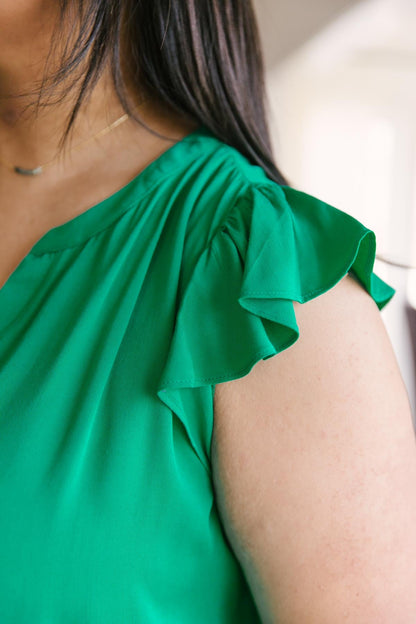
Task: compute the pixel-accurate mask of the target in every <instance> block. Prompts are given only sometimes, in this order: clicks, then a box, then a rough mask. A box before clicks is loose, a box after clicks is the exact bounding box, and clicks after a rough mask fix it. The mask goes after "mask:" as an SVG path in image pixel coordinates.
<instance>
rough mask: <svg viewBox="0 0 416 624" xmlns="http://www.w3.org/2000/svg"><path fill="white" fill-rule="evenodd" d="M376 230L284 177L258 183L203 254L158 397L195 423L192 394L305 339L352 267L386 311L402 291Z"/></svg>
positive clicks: (176, 329)
mask: <svg viewBox="0 0 416 624" xmlns="http://www.w3.org/2000/svg"><path fill="white" fill-rule="evenodd" d="M375 254H376V237H375V233H374V232H373V231H372V230H370V229H368V228H367V227H365V225H364V224H362V223H361V222H360V221H358V220H357V219H355V218H354V217H352V216H351V215H349V214H347V213H345V212H343V211H341V210H339V209H338V208H335V207H333V206H331V205H329V204H327V203H326V202H324V201H322V200H320V199H318V198H316V197H313V196H312V195H308V194H307V193H304V192H302V191H298V190H296V189H294V188H292V187H289V186H280V185H278V184H277V183H274V182H272V181H271V182H270V184H261V185H254V184H253V185H251V186H249V187H248V189H247V191H246V192H245V193H244V194H242V195H241V196H240V197H239V198H238V200H237V201H236V202H235V204H234V206H233V208H232V209H231V210H230V212H229V213H228V215H227V217H226V219H225V221H224V222H223V223H222V224H221V225H220V226H219V228H218V229H217V231H216V232H215V234H214V235H213V237H212V239H211V241H210V243H209V245H208V247H206V248H205V250H204V251H203V252H202V254H201V255H200V256H199V258H198V261H197V263H196V265H195V267H194V270H193V272H192V274H191V277H190V279H189V281H188V284H187V287H186V289H185V291H184V294H183V297H182V299H181V302H180V305H179V307H178V310H177V315H176V322H175V327H174V332H173V335H172V339H171V343H170V345H169V349H168V352H167V359H166V363H165V365H164V367H163V371H162V375H161V377H160V379H159V384H158V390H157V394H158V397H159V398H160V399H161V400H162V401H163V402H164V403H165V404H166V405H167V406H169V407H170V408H171V409H173V410H175V411H176V413H177V414H178V415H179V416H180V418H181V419H182V420H183V422H184V424H185V426H187V422H186V419H187V416H186V413H185V412H186V409H187V407H186V406H187V405H189V391H190V389H192V388H198V387H199V388H200V387H202V386H215V384H217V383H221V382H224V381H228V380H232V379H236V378H238V377H242V376H244V375H246V374H247V373H248V372H249V371H250V370H251V368H252V367H253V366H254V364H255V363H256V362H257V361H259V360H260V359H267V358H268V357H271V356H273V355H275V354H277V353H279V352H280V351H283V350H284V349H286V348H288V347H290V346H291V345H292V344H293V343H294V342H296V340H297V339H298V337H299V328H298V325H297V322H296V315H295V311H294V306H293V301H298V302H300V303H304V302H306V301H309V300H310V299H313V298H314V297H317V296H319V295H320V294H322V293H324V292H326V291H327V290H329V289H330V288H332V287H333V286H334V285H335V284H336V283H337V282H339V281H340V280H341V279H342V278H343V277H344V276H345V275H346V274H347V273H348V272H350V273H351V274H352V275H353V277H355V278H356V279H357V280H358V282H359V283H361V285H362V286H363V287H364V288H365V290H366V291H367V292H368V293H369V294H370V295H371V297H372V298H373V299H374V301H375V302H376V304H377V306H378V308H379V309H380V310H381V309H382V308H383V307H384V306H385V305H386V304H387V303H388V302H389V301H390V300H391V299H392V297H393V295H394V294H395V292H396V290H395V289H394V288H392V287H391V286H390V285H389V284H387V283H386V282H385V281H383V280H382V279H381V278H380V277H378V276H377V275H376V274H375V273H374V271H373V267H374V261H375Z"/></svg>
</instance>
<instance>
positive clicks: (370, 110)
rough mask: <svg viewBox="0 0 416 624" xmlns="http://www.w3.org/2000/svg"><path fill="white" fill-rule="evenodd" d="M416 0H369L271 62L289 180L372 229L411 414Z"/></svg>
mask: <svg viewBox="0 0 416 624" xmlns="http://www.w3.org/2000/svg"><path fill="white" fill-rule="evenodd" d="M415 32H416V2H413V0H411V1H410V0H369V1H368V2H364V3H363V4H361V5H358V6H356V7H354V8H353V9H351V10H350V11H349V12H348V13H345V14H344V15H343V16H342V17H341V18H340V19H338V20H337V21H336V22H334V23H333V24H332V25H331V26H330V27H327V28H326V29H325V30H324V31H322V32H321V33H320V34H319V36H317V37H315V38H314V39H313V40H311V41H310V42H309V43H308V44H307V45H305V46H303V48H302V49H301V50H299V51H298V52H297V53H296V54H295V55H292V56H291V57H290V58H288V59H287V60H286V61H285V62H284V63H282V64H281V65H279V66H277V67H276V68H275V69H273V70H270V71H269V72H268V82H267V85H268V92H269V102H270V104H271V127H272V130H273V139H274V147H275V155H276V159H277V161H278V164H280V165H281V168H282V171H283V172H284V173H285V174H286V175H287V176H288V177H289V178H290V180H291V182H292V184H293V186H295V188H299V189H300V190H304V191H306V192H308V193H310V194H312V195H315V196H316V197H319V198H321V199H323V200H324V201H326V202H328V203H329V204H332V205H334V206H336V207H338V208H340V209H341V210H343V211H345V212H348V213H350V214H352V215H353V216H355V217H356V218H357V219H359V220H360V221H362V222H363V223H364V224H365V225H366V226H367V227H369V228H371V229H372V230H374V231H375V234H376V239H377V256H378V257H379V258H377V259H376V263H375V268H374V270H375V272H376V273H377V274H378V275H379V276H380V277H381V278H382V279H385V280H386V281H387V282H388V283H390V284H391V285H392V286H393V287H394V288H396V290H397V293H396V295H395V296H394V298H393V299H392V300H391V301H390V303H389V304H388V305H387V306H386V308H385V309H384V310H382V312H381V314H382V317H383V320H384V322H385V325H386V328H387V331H388V333H389V335H390V338H391V341H392V344H393V348H394V350H395V353H396V356H397V360H398V363H399V367H400V370H401V373H402V376H403V379H404V381H405V384H406V387H407V390H408V394H409V399H410V403H411V406H412V410H413V415H414V418H415V423H416V371H415V366H414V361H413V354H412V347H411V337H410V332H409V327H408V322H407V319H406V317H405V309H404V305H405V304H406V303H407V302H411V303H412V304H413V305H414V306H415V307H416V270H410V269H405V268H399V267H395V266H393V265H391V264H387V263H385V262H383V261H382V260H381V258H382V257H385V258H386V259H391V260H393V261H396V262H398V263H402V264H409V265H416V182H415V179H416V176H415V173H416V115H415V111H416V37H415Z"/></svg>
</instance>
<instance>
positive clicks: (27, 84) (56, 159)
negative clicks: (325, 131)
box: [0, 0, 416, 624]
mask: <svg viewBox="0 0 416 624" xmlns="http://www.w3.org/2000/svg"><path fill="white" fill-rule="evenodd" d="M0 34H1V41H2V46H1V50H0V70H1V71H0V89H1V100H0V111H1V115H0V137H1V148H0V160H1V166H0V188H1V189H2V202H1V211H0V217H1V231H2V237H3V245H2V246H1V256H0V258H1V262H0V266H1V283H2V285H3V286H2V288H1V290H0V384H1V385H0V497H1V501H2V513H1V514H0V531H1V533H0V535H1V536H2V539H1V545H0V561H1V583H0V614H1V615H0V621H1V622H2V624H27V623H28V622H30V623H31V624H46V623H51V624H52V623H53V624H55V623H56V624H58V623H59V624H69V623H71V624H73V623H76V624H78V623H79V624H107V623H108V624H110V623H111V624H115V623H116V622H117V623H119V622H120V623H121V622H122V623H123V624H124V623H126V624H127V623H129V624H130V623H132V624H133V622H134V623H139V622H140V623H156V622H157V623H162V622H163V623H169V624H171V623H172V624H173V623H178V624H179V623H180V624H187V623H192V624H195V623H196V622H198V624H202V623H207V624H208V623H209V624H214V623H218V624H230V623H233V624H234V623H236V624H237V623H238V624H245V623H250V624H253V623H255V622H279V624H280V623H285V624H286V623H287V624H315V623H318V622H319V623H320V624H326V623H331V624H333V623H335V622H336V623H338V622H339V623H340V622H354V624H364V623H366V624H367V623H370V622H371V623H372V624H373V623H375V622H377V623H378V624H384V623H387V622H388V623H389V624H390V623H392V622H395V623H397V624H398V623H400V624H410V623H414V622H415V621H416V599H415V596H414V592H413V579H414V578H415V575H416V533H415V526H416V522H415V521H416V494H415V482H416V458H415V449H414V435H413V429H412V422H411V414H410V409H409V403H408V398H407V394H406V390H405V387H404V384H403V380H402V378H401V376H400V372H399V369H398V365H397V362H396V359H395V356H394V353H393V350H392V347H391V344H390V342H389V339H388V336H387V334H386V331H385V329H384V325H383V322H382V320H381V316H380V313H379V310H380V309H381V308H382V307H383V306H384V305H386V304H387V303H388V301H389V300H390V299H391V298H392V296H393V295H394V292H395V291H394V289H393V288H392V287H391V286H389V285H388V284H386V283H385V282H383V281H382V280H381V279H380V278H379V277H378V276H377V275H375V274H374V273H373V264H374V258H375V237H374V233H373V232H372V231H371V230H369V229H367V228H366V227H365V226H364V225H363V224H361V223H360V222H359V221H357V220H355V219H353V218H352V217H351V216H349V215H347V214H346V213H344V212H342V211H340V210H338V209H336V208H334V207H332V206H329V205H328V204H326V203H324V202H322V201H320V200H319V199H317V198H314V197H312V196H310V195H308V194H306V193H303V192H301V191H298V190H296V189H294V188H292V187H290V185H289V183H288V182H287V180H286V179H285V178H284V176H283V175H282V174H281V172H280V171H279V170H278V169H277V167H276V166H275V164H274V162H273V157H272V154H271V150H270V141H269V134H268V128H267V124H266V121H265V119H266V116H265V110H264V93H263V65H262V58H261V54H260V51H259V43H258V35H257V30H256V25H255V21H254V16H253V12H252V7H251V6H250V3H249V2H247V1H246V2H243V1H242V0H222V1H221V2H219V0H209V1H208V0H202V1H201V2H198V3H196V2H194V0H180V1H179V0H178V1H177V2H169V3H167V2H164V1H160V2H159V1H156V0H153V1H152V2H145V1H142V2H137V1H136V0H134V1H133V0H124V1H121V0H88V1H86V2H85V1H84V2H82V1H81V0H73V1H70V0H61V2H60V3H58V2H56V0H21V1H20V2H15V0H13V1H12V0H3V1H2V3H1V5H0ZM126 111H127V113H128V116H127V117H126V116H124V114H125V112H126ZM294 343H295V344H294ZM288 347H290V348H288Z"/></svg>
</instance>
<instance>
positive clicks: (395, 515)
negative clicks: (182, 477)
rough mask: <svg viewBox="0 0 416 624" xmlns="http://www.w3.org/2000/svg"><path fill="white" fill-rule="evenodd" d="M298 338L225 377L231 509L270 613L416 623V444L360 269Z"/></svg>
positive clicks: (301, 311) (308, 619)
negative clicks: (360, 280) (358, 275)
mask: <svg viewBox="0 0 416 624" xmlns="http://www.w3.org/2000/svg"><path fill="white" fill-rule="evenodd" d="M294 307H295V312H296V317H297V322H298V326H299V330H300V337H299V339H298V340H297V342H296V343H295V344H294V345H292V346H291V347H290V348H288V349H286V350H285V351H282V352H281V353H279V354H277V355H276V356H274V357H271V358H269V359H267V360H261V361H259V362H258V363H257V364H256V365H255V366H254V367H253V368H252V370H251V371H250V372H249V374H248V375H246V376H244V377H242V378H239V379H236V380H233V381H229V382H225V383H222V384H218V385H217V386H216V389H215V396H214V412H215V419H214V434H213V446H212V464H213V478H214V487H215V492H216V497H217V503H218V507H219V512H220V516H221V518H222V521H223V524H224V528H225V531H226V533H227V535H228V537H229V539H230V543H231V545H232V546H233V549H234V551H235V553H236V555H237V557H238V558H239V560H240V562H241V565H242V567H243V570H244V571H245V574H246V577H247V579H248V581H249V584H250V586H251V589H252V592H253V596H254V598H255V600H256V603H257V606H258V608H259V612H260V615H261V616H262V619H263V621H264V622H265V623H269V622H273V623H278V624H338V623H347V622H348V623H350V622H351V623H353V624H414V623H415V622H416V591H415V588H414V584H415V581H416V445H415V436H414V430H413V426H412V421H411V412H410V405H409V400H408V395H407V393H406V390H405V386H404V383H403V380H402V377H401V375H400V372H399V368H398V364H397V361H396V358H395V355H394V352H393V349H392V346H391V343H390V340H389V338H388V334H387V332H386V329H385V326H384V323H383V321H382V318H381V315H380V312H379V310H378V308H377V306H376V304H375V302H374V301H373V300H372V298H371V297H370V296H369V294H368V293H367V292H366V291H365V290H364V289H363V287H362V286H361V285H360V284H358V283H357V282H356V281H355V280H354V279H353V278H352V277H351V276H349V275H347V276H345V277H344V278H343V279H342V280H341V281H340V282H338V284H337V285H336V286H334V287H333V288H332V289H330V290H329V291H327V292H326V293H324V294H323V295H320V296H319V297H317V298H315V299H313V300H311V301H309V302H307V303H305V304H300V303H298V302H294Z"/></svg>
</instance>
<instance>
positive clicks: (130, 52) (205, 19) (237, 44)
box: [38, 0, 289, 185]
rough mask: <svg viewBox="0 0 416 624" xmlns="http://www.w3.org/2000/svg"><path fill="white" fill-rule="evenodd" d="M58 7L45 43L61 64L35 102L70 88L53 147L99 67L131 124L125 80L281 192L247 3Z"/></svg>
mask: <svg viewBox="0 0 416 624" xmlns="http://www.w3.org/2000/svg"><path fill="white" fill-rule="evenodd" d="M59 8H60V12H59V20H58V24H57V29H56V32H55V36H54V38H53V44H54V45H55V46H56V45H60V50H61V56H60V58H61V63H60V65H59V68H58V70H57V71H55V72H53V73H52V74H50V75H49V76H48V77H47V78H44V80H43V82H42V85H41V89H40V91H39V99H38V104H39V103H40V102H41V100H42V98H43V97H44V96H45V95H47V96H50V94H51V93H52V92H53V93H55V92H56V90H57V88H58V87H62V85H64V84H65V85H66V86H65V89H66V90H64V92H65V93H68V92H72V90H73V89H74V90H75V93H76V95H75V100H74V101H75V104H74V106H73V108H72V110H71V114H70V116H69V118H68V123H67V126H66V129H65V133H64V135H63V137H62V140H61V145H64V143H65V141H66V139H67V137H68V135H69V133H70V130H71V128H72V127H73V123H74V120H75V118H76V116H77V114H78V111H79V108H80V106H81V104H82V102H83V101H84V100H85V98H87V96H88V95H89V94H90V93H91V91H92V89H93V87H94V85H95V84H96V82H97V80H98V78H99V77H100V76H101V74H102V72H103V70H104V69H105V68H106V67H107V68H111V76H112V80H113V83H114V86H115V89H116V92H117V95H118V98H119V100H120V102H121V104H122V106H123V108H124V110H125V111H126V112H128V113H129V114H130V115H131V116H132V117H133V118H134V119H136V121H138V122H139V123H142V122H141V120H140V117H139V116H138V115H137V113H136V112H135V111H134V110H133V109H134V106H133V103H132V102H131V99H130V98H129V97H128V92H127V90H126V85H127V82H126V81H129V82H130V84H132V85H133V86H134V87H136V85H137V93H141V94H148V95H149V96H150V97H152V98H158V101H160V102H162V103H163V104H164V106H167V107H168V108H170V109H171V110H173V111H175V112H176V113H177V114H178V113H179V114H180V115H181V116H183V118H187V119H189V120H192V121H196V122H199V124H202V125H204V126H206V127H207V128H209V129H210V130H211V131H212V132H213V133H214V134H215V135H216V136H217V137H218V138H219V139H220V140H222V141H224V142H225V143H228V144H229V145H231V146H233V147H235V148H236V149H238V150H239V151H240V152H241V153H242V154H244V155H245V156H246V157H247V158H248V159H249V160H250V161H251V162H252V163H253V164H256V165H259V166H261V167H262V168H263V169H264V170H265V172H266V174H267V175H268V177H270V178H271V179H273V180H275V181H276V182H278V183H279V184H286V185H289V182H288V180H287V179H286V178H285V177H284V176H283V174H282V173H281V172H280V171H279V169H278V167H277V165H276V163H275V161H274V157H273V153H272V147H271V140H270V132H269V128H268V124H267V119H266V101H267V100H266V91H265V71H264V60H263V53H262V49H261V44H260V36H259V32H258V25H257V21H256V17H255V13H254V9H253V6H252V3H251V0H59ZM64 31H65V37H63V34H62V33H63V32H64ZM63 41H64V42H65V44H64V45H62V42H63ZM123 61H124V63H125V64H124V66H123ZM68 84H70V88H67V85H68ZM62 97H64V95H62ZM144 125H145V124H144ZM146 127H148V126H146Z"/></svg>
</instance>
